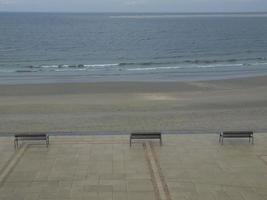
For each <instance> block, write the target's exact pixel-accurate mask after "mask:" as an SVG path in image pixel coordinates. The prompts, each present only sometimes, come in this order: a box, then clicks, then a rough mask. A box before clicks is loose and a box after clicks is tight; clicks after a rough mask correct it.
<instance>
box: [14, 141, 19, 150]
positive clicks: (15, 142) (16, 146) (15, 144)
mask: <svg viewBox="0 0 267 200" xmlns="http://www.w3.org/2000/svg"><path fill="white" fill-rule="evenodd" d="M14 148H15V149H17V148H18V140H17V139H14Z"/></svg>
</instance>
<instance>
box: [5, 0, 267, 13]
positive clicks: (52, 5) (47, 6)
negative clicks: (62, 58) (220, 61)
mask: <svg viewBox="0 0 267 200" xmlns="http://www.w3.org/2000/svg"><path fill="white" fill-rule="evenodd" d="M0 11H11V12H13V11H22V12H24V11H26V12H27V11H30V12H266V11H267V0H0Z"/></svg>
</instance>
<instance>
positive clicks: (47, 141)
mask: <svg viewBox="0 0 267 200" xmlns="http://www.w3.org/2000/svg"><path fill="white" fill-rule="evenodd" d="M48 145H49V136H47V137H46V147H48Z"/></svg>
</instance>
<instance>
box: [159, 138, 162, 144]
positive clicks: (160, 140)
mask: <svg viewBox="0 0 267 200" xmlns="http://www.w3.org/2000/svg"><path fill="white" fill-rule="evenodd" d="M159 142H160V146H162V139H161V137H160V139H159Z"/></svg>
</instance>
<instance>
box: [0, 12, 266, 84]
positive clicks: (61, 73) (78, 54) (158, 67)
mask: <svg viewBox="0 0 267 200" xmlns="http://www.w3.org/2000/svg"><path fill="white" fill-rule="evenodd" d="M259 75H267V13H217V14H216V13H8V12H2V13H0V84H31V83H33V84H35V83H64V82H105V81H106V82H110V81H187V80H189V81H192V80H215V79H228V78H239V77H250V76H259Z"/></svg>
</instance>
